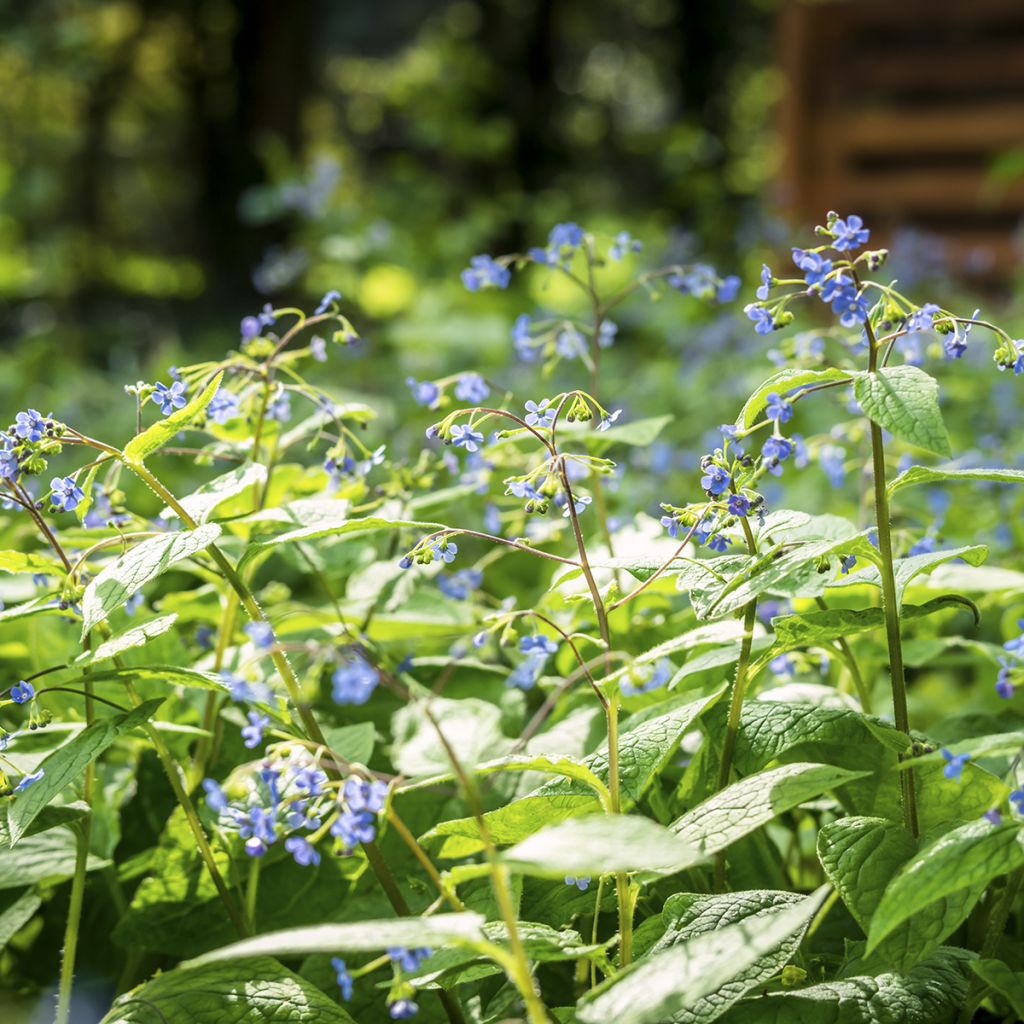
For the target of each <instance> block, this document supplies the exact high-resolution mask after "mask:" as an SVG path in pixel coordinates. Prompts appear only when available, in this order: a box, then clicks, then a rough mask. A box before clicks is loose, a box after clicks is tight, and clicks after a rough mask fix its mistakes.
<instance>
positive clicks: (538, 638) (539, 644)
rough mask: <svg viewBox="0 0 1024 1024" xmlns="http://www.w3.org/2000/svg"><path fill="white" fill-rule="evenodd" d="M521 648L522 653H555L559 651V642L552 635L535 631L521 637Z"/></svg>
mask: <svg viewBox="0 0 1024 1024" xmlns="http://www.w3.org/2000/svg"><path fill="white" fill-rule="evenodd" d="M519 650H520V652H521V653H522V654H534V653H536V654H555V653H556V652H557V651H558V644H557V643H556V642H555V641H554V640H552V639H551V637H547V636H544V635H543V634H542V633H534V634H532V635H531V636H524V637H521V638H520V640H519Z"/></svg>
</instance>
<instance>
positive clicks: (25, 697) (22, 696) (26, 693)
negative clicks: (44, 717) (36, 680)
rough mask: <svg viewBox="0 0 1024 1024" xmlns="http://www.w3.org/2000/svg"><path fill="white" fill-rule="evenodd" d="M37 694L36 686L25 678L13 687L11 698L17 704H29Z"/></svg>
mask: <svg viewBox="0 0 1024 1024" xmlns="http://www.w3.org/2000/svg"><path fill="white" fill-rule="evenodd" d="M35 695H36V688H35V687H34V686H33V685H32V684H31V683H28V682H26V681H25V680H24V679H22V680H21V682H20V683H18V684H17V686H12V687H11V700H13V701H14V703H15V704H27V703H28V702H29V701H30V700H32V698H33V697H34V696H35Z"/></svg>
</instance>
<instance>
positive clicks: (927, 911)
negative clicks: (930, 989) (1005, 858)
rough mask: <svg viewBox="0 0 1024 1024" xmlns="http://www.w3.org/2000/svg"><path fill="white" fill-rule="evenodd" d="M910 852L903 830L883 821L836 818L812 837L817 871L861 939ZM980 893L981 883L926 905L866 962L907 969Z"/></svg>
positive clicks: (914, 850)
mask: <svg viewBox="0 0 1024 1024" xmlns="http://www.w3.org/2000/svg"><path fill="white" fill-rule="evenodd" d="M916 853H917V843H915V842H914V840H913V839H912V838H911V836H910V834H909V833H908V832H907V831H906V829H905V828H903V826H902V825H900V824H897V823H896V822H893V821H886V820H885V819H883V818H861V817H850V818H841V819H840V820H839V821H834V822H831V823H830V824H828V825H825V826H824V827H823V828H822V830H821V831H820V832H819V833H818V857H819V858H820V860H821V863H822V866H823V867H824V868H825V872H826V874H827V875H828V877H829V880H830V881H831V882H832V884H833V885H834V886H835V887H836V890H837V891H838V893H839V895H840V896H841V897H842V899H843V902H844V903H845V904H846V906H847V907H848V908H849V911H850V913H851V914H853V916H854V918H855V919H856V921H857V923H858V924H859V925H860V926H861V928H862V929H863V930H864V933H865V934H867V932H868V929H869V928H870V926H871V918H872V917H873V916H874V913H875V911H876V910H877V909H878V904H879V903H880V902H881V899H882V894H883V893H884V892H885V888H886V886H887V885H888V884H889V882H890V881H891V880H892V878H893V877H894V876H895V875H896V874H897V873H898V872H899V870H900V869H901V868H902V867H903V865H904V864H905V863H906V862H907V861H908V860H910V858H911V857H913V856H914V854H916ZM983 889H984V883H982V884H981V885H980V887H979V886H978V885H975V886H972V887H969V888H965V889H960V890H958V891H956V892H953V893H950V894H949V895H948V896H944V897H942V898H940V899H937V900H935V901H934V902H932V903H930V904H928V906H926V907H924V908H923V909H921V910H920V911H919V912H918V913H916V914H914V915H913V916H912V917H911V918H909V919H908V920H906V921H904V922H903V923H902V924H900V925H898V926H897V927H896V928H895V929H894V930H893V931H892V932H890V934H889V935H888V937H887V938H886V939H884V940H883V941H882V943H881V945H880V946H879V948H878V949H877V950H876V951H875V956H874V957H873V960H872V962H873V963H877V964H879V965H883V966H884V967H886V968H893V969H895V970H898V971H901V972H905V971H907V970H909V968H911V967H913V966H914V964H916V963H917V962H918V961H919V960H921V959H922V958H923V957H925V956H927V955H928V954H929V953H931V952H932V951H933V950H934V949H937V948H938V947H939V945H940V944H941V943H942V940H943V939H945V938H946V937H947V936H948V935H950V934H951V933H952V932H953V931H954V930H955V929H956V928H958V927H959V925H960V924H961V923H962V922H963V921H964V919H965V918H966V917H967V915H968V914H969V913H970V911H971V908H972V907H973V906H974V904H975V903H976V902H977V900H978V898H979V896H980V895H981V892H982V890H983Z"/></svg>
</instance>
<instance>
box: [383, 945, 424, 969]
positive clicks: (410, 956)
mask: <svg viewBox="0 0 1024 1024" xmlns="http://www.w3.org/2000/svg"><path fill="white" fill-rule="evenodd" d="M432 952H433V950H431V949H430V948H429V947H427V946H420V947H419V948H417V949H404V948H402V947H401V946H388V949H387V954H388V956H389V957H391V962H392V963H393V964H394V965H395V966H396V967H398V968H400V969H401V970H403V971H405V972H406V974H412V973H413V972H414V971H418V970H419V968H420V964H421V963H423V961H424V960H427V959H428V958H429V957H430V955H431V953H432Z"/></svg>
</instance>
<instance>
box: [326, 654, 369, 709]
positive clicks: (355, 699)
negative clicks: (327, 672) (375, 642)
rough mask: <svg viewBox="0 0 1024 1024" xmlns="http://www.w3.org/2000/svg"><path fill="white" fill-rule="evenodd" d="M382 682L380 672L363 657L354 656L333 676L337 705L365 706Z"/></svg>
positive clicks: (334, 698) (332, 694) (332, 682)
mask: <svg viewBox="0 0 1024 1024" xmlns="http://www.w3.org/2000/svg"><path fill="white" fill-rule="evenodd" d="M379 682H380V672H379V671H378V670H377V669H376V668H375V667H374V666H373V665H371V664H370V663H369V662H368V661H367V660H366V659H365V658H364V657H362V655H359V654H353V655H351V656H350V657H349V659H348V660H347V661H346V662H344V663H343V664H341V665H339V666H338V667H337V668H336V669H335V670H334V673H333V674H332V676H331V687H332V689H331V697H332V699H333V700H334V703H335V704H356V705H361V704H365V703H366V702H367V701H368V700H369V699H370V697H371V695H372V694H373V691H374V690H375V689H376V688H377V684H378V683H379Z"/></svg>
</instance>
